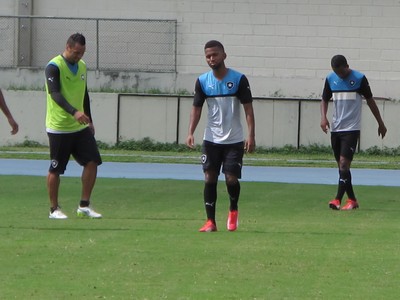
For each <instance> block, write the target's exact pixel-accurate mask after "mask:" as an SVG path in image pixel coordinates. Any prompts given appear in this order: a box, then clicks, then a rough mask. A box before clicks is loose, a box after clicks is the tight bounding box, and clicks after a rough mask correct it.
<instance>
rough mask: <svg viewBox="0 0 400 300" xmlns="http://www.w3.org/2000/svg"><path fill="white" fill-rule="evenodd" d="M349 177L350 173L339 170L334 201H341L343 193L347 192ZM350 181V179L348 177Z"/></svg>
mask: <svg viewBox="0 0 400 300" xmlns="http://www.w3.org/2000/svg"><path fill="white" fill-rule="evenodd" d="M349 175H350V171H349V170H346V171H342V170H339V183H338V190H337V194H336V197H335V199H338V200H340V201H342V198H343V195H344V193H345V192H346V191H347V185H348V182H349ZM350 179H351V177H350Z"/></svg>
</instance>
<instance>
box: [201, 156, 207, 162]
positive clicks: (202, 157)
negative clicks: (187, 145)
mask: <svg viewBox="0 0 400 300" xmlns="http://www.w3.org/2000/svg"><path fill="white" fill-rule="evenodd" d="M206 161H207V155H205V154H203V155H202V156H201V163H203V164H204V163H205V162H206Z"/></svg>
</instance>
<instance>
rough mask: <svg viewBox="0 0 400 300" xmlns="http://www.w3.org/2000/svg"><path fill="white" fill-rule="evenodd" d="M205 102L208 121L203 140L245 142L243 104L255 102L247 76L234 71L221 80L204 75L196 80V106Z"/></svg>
mask: <svg viewBox="0 0 400 300" xmlns="http://www.w3.org/2000/svg"><path fill="white" fill-rule="evenodd" d="M205 101H207V105H208V120H207V125H206V129H205V132H204V140H205V141H209V142H213V143H216V144H234V143H239V142H243V140H244V135H243V128H242V125H241V122H240V115H241V114H240V110H241V109H240V104H244V103H251V102H252V101H253V98H252V95H251V91H250V85H249V82H248V80H247V78H246V76H245V75H243V74H242V73H239V72H237V71H235V70H232V69H228V73H227V74H226V76H225V77H224V78H223V79H222V80H218V79H217V78H216V77H215V76H214V74H213V71H210V72H207V73H204V74H203V75H201V76H200V77H199V78H198V79H197V81H196V87H195V96H194V101H193V105H194V106H197V107H202V106H203V104H204V102H205Z"/></svg>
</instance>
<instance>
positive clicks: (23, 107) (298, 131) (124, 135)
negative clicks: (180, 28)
mask: <svg viewBox="0 0 400 300" xmlns="http://www.w3.org/2000/svg"><path fill="white" fill-rule="evenodd" d="M3 93H4V96H5V98H6V102H7V103H8V106H9V108H10V110H11V112H12V113H13V115H14V117H15V119H16V120H17V122H18V123H19V125H20V132H19V133H18V135H16V136H11V135H10V134H9V131H10V127H9V125H8V123H7V120H5V118H4V117H2V115H1V114H0V145H9V144H15V143H20V142H23V141H24V140H33V141H37V142H40V143H43V144H47V136H46V133H45V124H44V122H45V121H44V120H45V110H46V98H45V92H39V91H36V92H32V91H5V90H4V91H3ZM192 101H193V100H192V98H191V97H181V98H180V100H179V99H178V98H177V97H170V96H168V97H167V96H155V95H150V96H140V95H121V96H120V112H119V119H118V94H111V93H92V94H91V103H92V104H91V105H92V114H93V118H94V124H95V128H96V137H97V139H98V140H99V141H102V142H105V143H108V144H115V143H116V141H117V137H118V128H119V138H120V140H129V139H136V140H139V139H143V138H145V137H150V138H152V139H154V140H155V141H159V142H170V143H171V142H175V141H176V140H178V142H179V143H182V144H183V143H185V140H186V136H187V130H188V125H189V114H190V110H191V108H192ZM178 102H179V109H178ZM377 103H378V107H379V109H380V111H381V114H382V117H383V119H384V121H385V123H386V126H387V127H388V134H387V137H386V138H385V139H384V140H382V139H380V138H379V137H378V135H377V123H376V121H375V118H374V117H373V115H372V113H371V112H370V110H369V108H368V106H367V105H366V103H364V105H363V118H362V132H361V142H360V148H361V149H367V148H370V147H372V146H378V147H380V148H381V147H390V148H394V147H398V146H399V141H400V131H399V130H397V127H398V121H397V120H398V118H397V116H398V115H399V114H400V103H398V102H394V101H377ZM253 105H254V110H255V117H256V142H257V145H258V146H264V147H282V146H284V145H292V146H295V147H296V146H297V145H298V144H300V145H310V144H320V145H329V143H330V138H329V135H326V134H324V133H323V132H322V131H321V129H320V127H319V122H320V113H319V105H320V103H319V101H312V100H304V101H300V102H299V101H290V100H271V99H257V98H256V99H255V100H254V104H253ZM206 110H207V108H206V105H205V106H204V107H203V113H202V118H201V120H200V123H199V126H198V128H197V130H196V132H195V142H196V143H197V144H200V143H201V142H202V138H203V132H204V126H205V123H206V116H207V112H206ZM330 114H331V110H330V111H329V115H330ZM242 124H243V126H244V131H245V134H246V132H247V126H246V122H245V120H244V113H243V114H242ZM299 126H300V128H299ZM298 138H299V140H298Z"/></svg>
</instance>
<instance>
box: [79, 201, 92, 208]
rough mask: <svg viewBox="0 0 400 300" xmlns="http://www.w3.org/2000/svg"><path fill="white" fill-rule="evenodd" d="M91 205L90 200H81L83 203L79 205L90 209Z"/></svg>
mask: <svg viewBox="0 0 400 300" xmlns="http://www.w3.org/2000/svg"><path fill="white" fill-rule="evenodd" d="M89 204H90V201H89V200H81V202H80V203H79V206H80V207H88V206H89Z"/></svg>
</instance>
